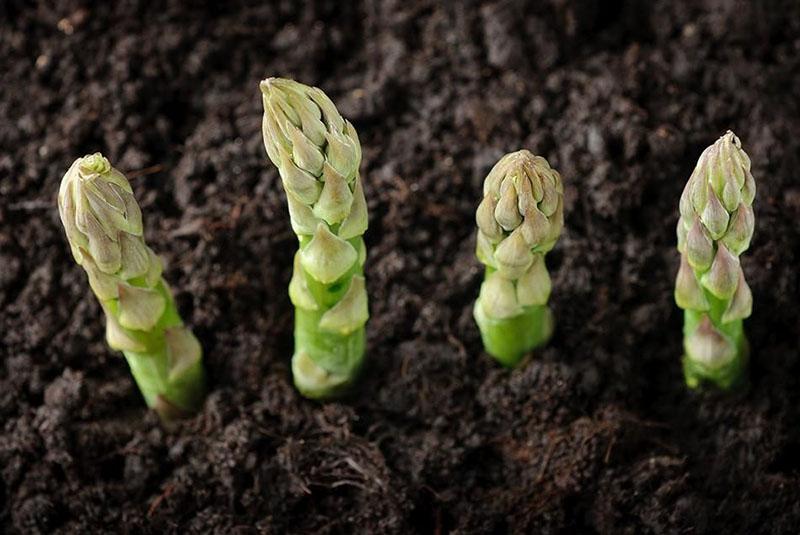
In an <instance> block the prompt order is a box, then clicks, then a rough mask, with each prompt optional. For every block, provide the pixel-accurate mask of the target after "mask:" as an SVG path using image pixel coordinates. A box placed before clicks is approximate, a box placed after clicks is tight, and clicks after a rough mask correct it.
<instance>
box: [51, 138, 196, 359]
mask: <svg viewBox="0 0 800 535" xmlns="http://www.w3.org/2000/svg"><path fill="white" fill-rule="evenodd" d="M58 206H59V214H60V217H61V222H62V224H63V225H64V229H65V231H66V234H67V239H68V241H69V244H70V249H71V251H72V255H73V257H74V258H75V261H76V262H77V263H78V264H79V265H81V266H82V267H83V268H84V270H85V271H86V273H87V275H88V278H89V285H90V286H91V288H92V291H93V292H94V293H95V295H96V296H97V298H98V299H99V300H100V303H101V304H102V306H103V309H104V311H105V313H106V320H107V321H106V338H107V341H108V343H109V345H110V346H111V347H113V348H114V349H117V350H120V351H133V352H142V353H143V352H147V351H153V350H159V349H160V348H154V347H149V346H152V344H153V343H154V341H153V340H154V339H153V338H152V337H148V336H146V335H145V334H146V333H148V332H149V331H151V330H152V329H154V328H155V327H156V326H157V325H158V324H159V322H160V321H161V320H162V316H163V315H164V312H165V309H166V307H167V297H165V294H166V292H168V290H167V289H166V284H165V283H164V281H163V279H162V278H161V271H162V264H161V261H160V259H159V258H158V256H157V255H156V254H155V253H154V252H153V251H152V250H151V249H150V248H149V247H148V246H147V245H146V244H145V242H144V237H143V227H142V213H141V210H140V209H139V205H138V203H137V202H136V199H135V197H134V195H133V190H132V189H131V186H130V183H129V182H128V180H127V178H125V176H124V175H123V174H122V173H120V172H119V171H118V170H116V169H114V168H113V167H112V166H111V164H110V163H109V161H108V160H107V159H106V158H105V157H103V155H102V154H100V153H94V154H91V155H88V156H84V157H83V158H78V159H77V160H75V162H74V163H73V164H72V166H71V167H70V168H69V170H68V171H67V173H66V174H65V175H64V178H63V179H62V181H61V186H60V188H59V193H58ZM159 285H163V287H164V290H163V291H160V290H159ZM162 323H163V322H162ZM163 327H164V338H163V340H164V343H165V347H166V351H167V352H168V355H169V358H170V362H171V363H172V367H171V370H173V369H174V370H178V371H179V370H181V369H184V368H186V367H188V366H190V365H191V364H193V363H194V362H195V361H196V360H197V359H200V358H201V350H200V346H199V344H198V343H197V340H196V339H195V338H194V336H193V335H192V334H191V333H190V332H189V331H188V330H187V329H186V328H184V327H183V326H182V324H181V323H180V321H179V320H177V321H171V322H170V324H169V325H163ZM157 340H161V338H157Z"/></svg>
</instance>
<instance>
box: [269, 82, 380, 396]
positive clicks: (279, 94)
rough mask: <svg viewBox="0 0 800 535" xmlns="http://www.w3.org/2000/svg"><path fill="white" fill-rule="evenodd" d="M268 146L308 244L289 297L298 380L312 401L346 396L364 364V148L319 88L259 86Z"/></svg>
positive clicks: (303, 247)
mask: <svg viewBox="0 0 800 535" xmlns="http://www.w3.org/2000/svg"><path fill="white" fill-rule="evenodd" d="M261 92H262V94H263V101H264V122H263V133H264V145H265V147H266V149H267V155H268V156H269V159H270V160H272V163H274V164H275V166H276V167H277V168H278V171H279V173H280V176H281V180H282V182H283V187H284V190H285V191H286V198H287V201H288V203H289V216H290V218H291V223H292V229H293V230H294V232H295V234H297V238H298V240H299V242H300V248H299V251H297V254H295V257H294V274H293V276H292V280H291V282H290V283H289V297H290V298H291V300H292V303H293V304H294V306H295V331H294V339H295V350H294V356H293V357H292V373H293V375H294V383H295V386H296V387H297V389H298V390H300V392H301V393H302V394H303V395H305V396H306V397H309V398H314V399H320V398H330V397H335V396H337V395H340V394H342V393H343V392H344V391H345V390H346V389H347V387H348V386H349V385H350V384H351V383H352V381H353V380H354V379H355V377H356V375H357V374H358V371H359V369H360V368H361V363H362V361H363V359H364V325H365V324H366V322H367V319H368V317H369V313H368V310H367V292H366V288H365V286H364V274H363V273H364V272H363V266H364V260H365V259H366V248H365V246H364V240H363V238H362V235H363V234H364V232H365V231H366V230H367V203H366V201H365V199H364V190H363V189H362V187H361V178H360V176H359V172H358V167H359V164H360V163H361V144H360V143H359V141H358V136H357V135H356V131H355V129H354V128H353V125H352V124H350V122H348V121H346V120H345V119H343V118H342V116H341V115H339V112H338V111H337V110H336V107H335V106H334V105H333V102H331V100H330V99H329V98H328V97H327V96H326V95H325V94H324V93H323V92H322V91H320V90H319V89H317V88H316V87H309V86H306V85H303V84H300V83H298V82H295V81H293V80H285V79H282V78H269V79H267V80H264V81H263V82H261Z"/></svg>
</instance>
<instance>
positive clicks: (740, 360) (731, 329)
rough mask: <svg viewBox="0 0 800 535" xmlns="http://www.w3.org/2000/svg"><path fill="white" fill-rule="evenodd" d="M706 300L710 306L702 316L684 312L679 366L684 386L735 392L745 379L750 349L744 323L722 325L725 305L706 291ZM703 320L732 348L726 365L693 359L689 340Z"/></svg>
mask: <svg viewBox="0 0 800 535" xmlns="http://www.w3.org/2000/svg"><path fill="white" fill-rule="evenodd" d="M705 296H706V299H707V300H708V302H709V304H710V305H711V308H710V310H708V311H705V312H698V311H695V310H685V311H684V315H683V318H684V323H683V339H684V354H683V358H682V363H683V376H684V380H685V381H686V386H688V387H689V388H699V387H701V386H702V385H703V384H712V385H714V386H716V387H717V388H720V389H722V390H730V389H735V388H738V387H739V386H740V385H742V384H744V383H745V382H746V379H747V368H748V361H749V349H750V348H749V344H748V342H747V337H746V336H745V334H744V325H743V321H742V320H741V319H739V320H735V321H729V322H723V321H722V316H723V314H724V312H725V309H726V307H727V302H725V301H723V300H720V299H718V298H716V297H715V296H714V295H713V294H711V293H710V292H708V291H707V290H706V291H705ZM706 317H707V318H708V319H707V320H706V321H709V320H710V322H711V325H712V327H713V329H714V330H715V331H716V332H717V333H718V334H719V335H721V336H722V337H724V339H726V340H727V341H729V343H730V344H732V347H733V348H735V351H733V353H732V354H731V356H730V358H728V359H727V360H725V361H722V362H717V363H714V362H710V361H708V360H707V359H702V358H699V355H693V354H692V352H691V351H690V349H689V346H690V344H689V343H688V341H689V339H690V337H691V336H692V335H693V334H694V333H695V332H696V331H697V330H698V329H699V328H700V324H701V322H703V321H704V319H705V318H706Z"/></svg>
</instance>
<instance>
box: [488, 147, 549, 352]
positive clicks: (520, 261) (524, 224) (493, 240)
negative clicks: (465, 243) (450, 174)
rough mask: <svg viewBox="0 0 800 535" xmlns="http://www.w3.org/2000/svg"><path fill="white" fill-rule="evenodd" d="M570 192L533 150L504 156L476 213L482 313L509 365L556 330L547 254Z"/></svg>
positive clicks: (494, 348) (491, 342)
mask: <svg viewBox="0 0 800 535" xmlns="http://www.w3.org/2000/svg"><path fill="white" fill-rule="evenodd" d="M563 193H564V190H563V186H562V184H561V176H560V175H559V174H558V172H557V171H556V170H554V169H552V168H551V167H550V165H549V164H548V163H547V160H545V159H544V158H542V157H541V156H534V155H533V154H531V153H530V152H529V151H527V150H521V151H518V152H513V153H511V154H506V155H505V156H503V157H502V158H501V159H500V161H499V162H497V163H496V164H495V166H494V167H493V168H492V170H491V171H490V172H489V175H488V176H487V177H486V180H485V182H484V183H483V200H482V201H481V203H480V205H479V206H478V210H477V213H476V215H475V218H476V221H477V223H478V243H477V255H478V259H479V260H480V261H481V262H482V263H484V264H485V265H486V275H485V278H484V281H483V284H482V285H481V290H480V295H479V297H478V300H477V301H476V302H475V309H474V315H475V321H476V322H477V323H478V327H479V328H480V331H481V336H482V338H483V345H484V347H485V348H486V351H487V352H488V353H489V354H490V355H492V356H493V357H494V358H496V359H497V360H498V361H500V363H502V364H503V365H505V366H516V365H517V364H518V363H519V362H520V360H521V359H522V357H523V356H524V355H525V354H526V353H527V352H529V351H530V350H531V349H533V348H534V347H536V346H539V345H541V344H543V343H545V342H546V341H547V340H548V338H550V335H551V334H552V332H553V317H552V313H551V312H550V309H549V308H548V306H547V300H548V298H549V297H550V287H551V285H550V274H549V273H548V272H547V267H546V266H545V261H544V257H545V254H546V253H547V252H548V251H550V250H551V249H552V248H553V246H554V245H555V243H556V241H557V240H558V237H559V236H560V235H561V229H562V228H563V226H564V204H563Z"/></svg>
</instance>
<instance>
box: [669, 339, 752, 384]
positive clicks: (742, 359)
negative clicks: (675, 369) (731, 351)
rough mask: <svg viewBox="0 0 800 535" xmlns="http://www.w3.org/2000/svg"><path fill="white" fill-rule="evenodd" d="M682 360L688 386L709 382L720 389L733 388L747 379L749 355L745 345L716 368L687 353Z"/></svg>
mask: <svg viewBox="0 0 800 535" xmlns="http://www.w3.org/2000/svg"><path fill="white" fill-rule="evenodd" d="M745 346H746V344H745ZM682 362H683V376H684V379H685V380H686V386H688V387H689V388H699V387H700V386H701V385H702V384H703V383H711V384H713V385H715V386H716V387H717V388H720V389H722V390H733V389H737V388H739V387H740V386H742V385H743V384H745V383H746V380H747V373H746V372H747V366H748V362H749V355H748V351H747V348H746V347H745V350H744V351H741V352H740V353H739V354H738V355H736V357H734V359H733V360H731V361H730V362H729V363H727V364H725V365H723V366H721V367H718V368H709V367H707V366H705V365H704V364H703V363H702V362H698V361H696V360H693V359H692V358H690V357H689V356H688V355H684V356H683V359H682Z"/></svg>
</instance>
